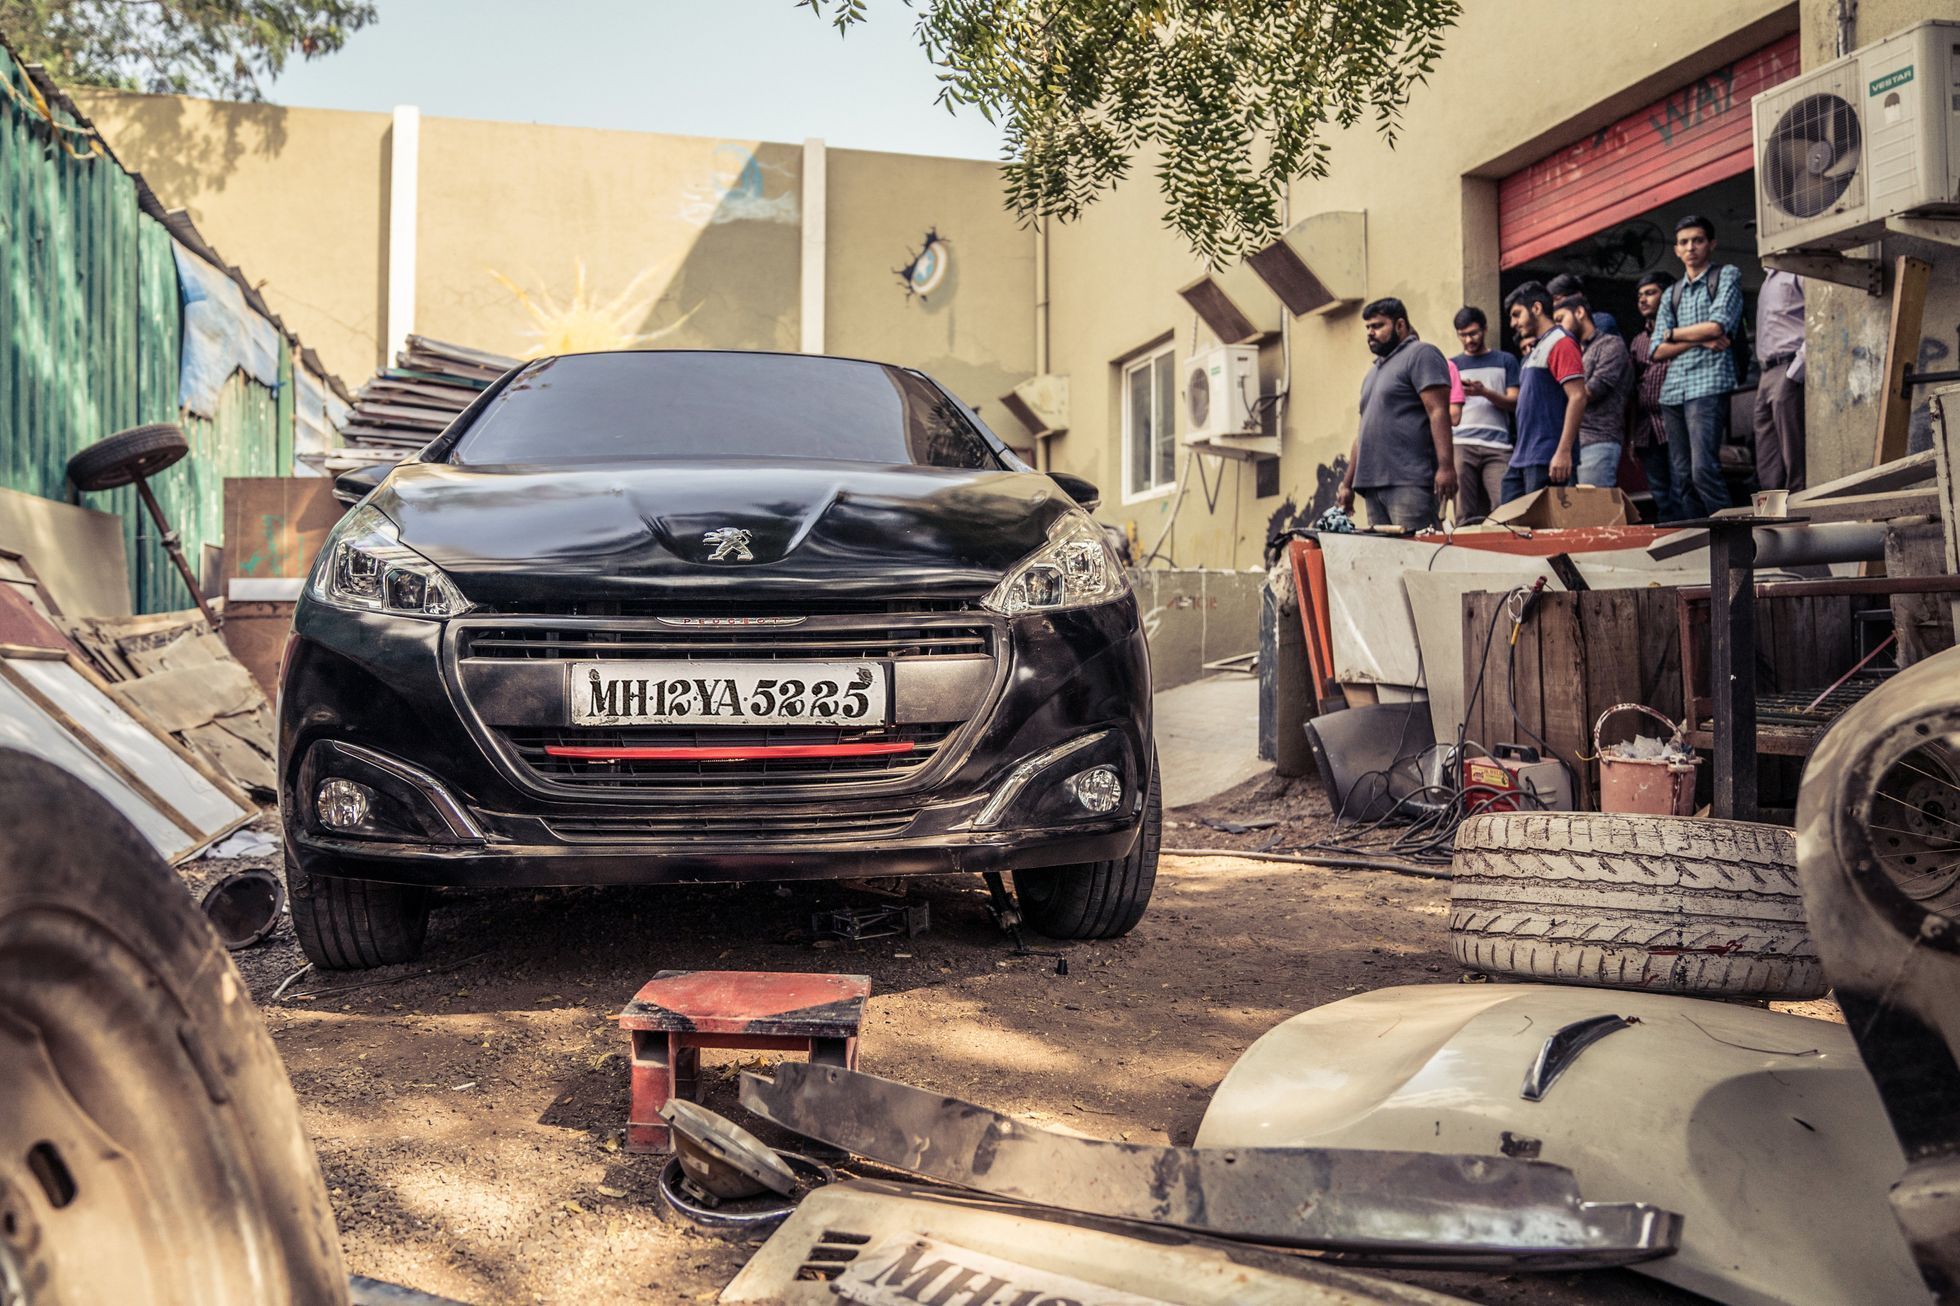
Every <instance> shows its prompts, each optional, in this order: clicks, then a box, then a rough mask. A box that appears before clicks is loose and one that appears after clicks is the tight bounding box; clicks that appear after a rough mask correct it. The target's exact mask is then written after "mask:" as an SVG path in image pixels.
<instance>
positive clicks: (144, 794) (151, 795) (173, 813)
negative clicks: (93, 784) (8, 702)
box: [0, 658, 253, 843]
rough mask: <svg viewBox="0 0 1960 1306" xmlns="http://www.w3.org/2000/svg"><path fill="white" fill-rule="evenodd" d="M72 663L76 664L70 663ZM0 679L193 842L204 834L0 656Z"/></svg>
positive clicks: (247, 803)
mask: <svg viewBox="0 0 1960 1306" xmlns="http://www.w3.org/2000/svg"><path fill="white" fill-rule="evenodd" d="M71 665H75V664H72V663H71ZM0 679H5V680H6V682H7V683H8V684H9V685H12V686H13V687H14V689H15V690H16V691H18V692H19V693H20V695H21V697H23V698H25V699H26V700H27V701H28V702H30V703H32V704H33V705H34V706H35V707H38V708H40V709H41V711H43V712H45V713H47V714H48V716H49V717H50V718H52V719H53V721H54V723H55V724H56V725H58V726H60V727H61V728H62V729H63V730H65V731H67V732H68V735H69V737H70V738H72V739H73V740H74V741H75V742H76V743H77V744H79V745H81V746H82V747H83V748H85V749H87V750H88V752H89V755H90V756H92V757H94V758H95V760H96V761H98V762H100V763H102V765H103V766H105V767H107V768H108V769H109V771H110V773H111V774H113V775H114V776H115V777H116V779H118V780H120V781H122V782H123V783H124V784H126V785H128V786H129V787H130V788H131V789H132V790H134V791H135V793H136V796H137V797H138V798H141V799H142V800H143V801H144V802H146V803H148V804H149V805H150V806H151V807H153V808H155V809H156V811H157V813H158V814H159V815H161V816H162V817H163V819H164V820H166V821H168V822H170V823H171V824H172V825H174V826H176V827H177V828H178V829H179V830H182V831H183V832H184V833H185V834H187V835H189V836H190V838H191V841H192V842H193V843H196V842H197V841H199V840H201V839H203V838H204V831H203V830H200V829H199V828H198V826H197V823H196V822H195V821H192V820H191V819H190V818H189V817H187V816H185V815H184V814H183V813H182V812H180V811H178V810H177V809H176V808H175V807H173V806H171V805H170V803H169V801H168V800H166V799H165V798H164V797H163V795H162V794H159V793H158V792H157V791H156V790H154V789H152V788H150V786H149V785H147V784H145V783H144V781H143V778H142V777H141V776H139V775H137V774H136V772H134V771H132V770H130V769H129V767H128V766H126V765H124V763H123V760H122V759H121V758H120V757H117V756H116V755H115V753H114V752H112V751H111V750H109V749H108V748H105V747H104V746H103V745H102V743H101V742H100V741H99V740H97V739H96V737H95V736H94V735H92V734H90V733H89V732H88V731H87V730H84V729H83V728H82V726H81V724H80V723H79V722H77V721H76V720H75V719H74V718H73V717H71V716H69V715H68V713H67V712H66V711H64V710H63V709H62V707H61V705H60V704H58V703H56V702H55V701H54V700H53V699H51V698H49V697H48V696H47V695H46V694H43V693H42V692H41V691H40V689H39V688H38V687H37V686H35V685H34V684H33V683H32V682H30V681H29V680H28V679H27V678H26V677H25V676H23V675H21V674H20V673H19V672H18V671H15V670H14V669H13V668H12V667H10V666H8V665H7V663H6V660H5V659H4V658H0ZM153 733H154V732H153ZM158 738H159V739H162V738H163V736H162V735H158ZM168 742H169V743H170V745H171V746H172V747H176V743H175V741H174V740H171V741H168ZM227 796H229V795H227ZM243 806H244V807H245V809H246V811H247V812H250V811H252V810H253V808H252V804H251V802H250V800H247V801H246V802H245V803H244V804H243Z"/></svg>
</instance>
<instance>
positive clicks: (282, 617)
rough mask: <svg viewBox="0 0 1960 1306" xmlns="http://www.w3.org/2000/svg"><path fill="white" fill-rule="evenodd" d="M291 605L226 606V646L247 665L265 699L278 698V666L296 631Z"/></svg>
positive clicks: (230, 603) (246, 667)
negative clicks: (287, 639)
mask: <svg viewBox="0 0 1960 1306" xmlns="http://www.w3.org/2000/svg"><path fill="white" fill-rule="evenodd" d="M293 607H294V605H293V604H291V603H233V602H229V601H227V602H226V603H225V625H224V637H225V647H226V648H228V649H230V650H231V655H232V656H233V657H235V658H237V659H238V660H239V661H240V662H242V663H244V664H245V669H246V670H247V671H249V672H251V673H252V679H254V680H256V681H258V682H259V688H260V689H263V690H264V691H265V696H266V697H267V698H269V699H272V700H274V701H277V700H278V697H279V669H280V668H279V663H280V659H282V658H283V657H285V655H286V637H287V636H288V635H290V634H292V632H293Z"/></svg>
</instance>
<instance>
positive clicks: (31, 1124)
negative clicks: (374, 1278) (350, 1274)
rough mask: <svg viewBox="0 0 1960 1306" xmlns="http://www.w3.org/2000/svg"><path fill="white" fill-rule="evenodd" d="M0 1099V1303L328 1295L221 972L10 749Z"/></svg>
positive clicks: (245, 1005) (308, 1205)
mask: <svg viewBox="0 0 1960 1306" xmlns="http://www.w3.org/2000/svg"><path fill="white" fill-rule="evenodd" d="M0 1102H4V1103H6V1106H5V1109H4V1110H0V1299H4V1300H8V1301H12V1300H15V1298H16V1296H27V1297H32V1298H33V1299H34V1300H36V1301H43V1300H45V1301H57V1300H59V1301H66V1302H84V1301H112V1300H124V1301H131V1302H137V1301H157V1302H268V1303H284V1302H319V1303H335V1302H342V1303H344V1302H346V1301H347V1273H346V1270H345V1269H344V1268H343V1266H342V1263H341V1255H340V1238H339V1235H338V1233H337V1232H336V1230H335V1227H334V1217H333V1209H332V1207H331V1206H330V1204H329V1202H328V1197H327V1192H326V1188H325V1186H324V1185H323V1184H322V1183H321V1180H320V1170H319V1166H318V1164H317V1163H316V1162H315V1159H314V1155H313V1147H312V1144H311V1143H309V1142H308V1140H307V1135H306V1131H305V1129H304V1128H303V1127H302V1125H301V1122H300V1112H299V1102H298V1100H297V1098H295V1096H294V1094H293V1089H292V1085H291V1084H290V1083H289V1082H288V1080H287V1078H286V1071H285V1068H284V1066H283V1065H282V1064H281V1063H280V1059H279V1053H278V1050H277V1049H276V1048H275V1047H274V1046H273V1044H272V1040H271V1039H270V1038H269V1037H268V1036H267V1035H266V1030H265V1026H264V1024H263V1023H262V1022H261V1021H260V1019H259V1013H258V1008H257V1006H256V1005H254V1003H253V1001H252V998H251V994H250V992H249V991H248V990H247V989H246V987H245V982H244V980H242V979H241V978H240V977H239V974H238V970H237V968H236V967H235V966H234V965H233V964H232V962H231V959H230V958H229V957H228V956H226V954H225V951H224V949H223V948H222V947H220V946H219V943H218V939H217V936H216V935H215V934H214V933H213V932H212V929H211V926H210V924H209V923H208V922H207V921H206V920H205V919H204V916H203V914H202V913H201V912H200V911H198V909H197V907H196V904H195V903H193V902H192V900H191V897H190V895H189V894H188V893H187V892H186V891H185V886H184V884H183V883H182V881H181V880H180V879H179V878H178V877H177V875H176V874H175V873H174V872H172V871H171V870H170V868H169V867H167V866H165V865H164V864H163V862H162V860H161V859H160V858H159V857H158V856H157V854H156V852H155V850H154V849H153V848H152V847H151V846H150V844H149V842H148V841H147V840H146V839H144V838H143V836H142V835H141V834H139V833H138V832H137V831H136V829H135V828H134V827H133V826H131V825H130V823H129V822H128V821H127V820H125V819H124V818H123V817H122V815H121V814H120V813H119V812H117V811H116V810H115V809H114V808H113V807H111V806H110V805H109V803H108V802H106V801H105V800H104V799H103V798H102V797H101V796H100V795H98V794H97V793H95V792H94V791H93V790H91V789H90V788H89V787H88V786H87V785H86V784H84V783H83V782H82V781H81V780H79V779H77V778H76V777H74V776H72V775H70V774H68V773H67V772H65V771H62V770H60V769H59V768H57V767H55V766H53V765H51V764H49V763H47V762H45V761H42V760H41V759H39V758H35V757H30V756H29V755H27V754H25V753H20V752H16V751H13V750H11V749H0ZM10 1277H13V1278H14V1279H15V1280H16V1282H14V1283H13V1284H9V1283H8V1279H9V1278H10ZM23 1284H24V1285H25V1287H24V1289H23V1288H22V1285H23ZM10 1288H12V1289H14V1290H15V1291H13V1292H10V1291H9V1289H10Z"/></svg>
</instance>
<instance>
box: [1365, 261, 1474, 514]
mask: <svg viewBox="0 0 1960 1306" xmlns="http://www.w3.org/2000/svg"><path fill="white" fill-rule="evenodd" d="M1361 320H1362V325H1363V326H1364V327H1366V329H1367V332H1368V349H1369V351H1370V352H1371V353H1373V354H1374V355H1375V364H1374V366H1373V367H1371V368H1369V369H1368V375H1367V376H1366V377H1365V378H1363V380H1362V382H1361V429H1360V433H1359V434H1358V435H1356V437H1355V440H1354V448H1353V450H1352V452H1351V453H1350V454H1349V456H1348V468H1347V475H1346V476H1344V477H1342V479H1341V486H1340V489H1339V490H1338V491H1337V492H1336V502H1337V503H1339V504H1340V506H1341V507H1342V508H1343V509H1345V508H1347V507H1348V506H1349V505H1351V504H1352V503H1353V502H1354V496H1355V494H1356V493H1357V492H1358V493H1359V494H1360V496H1361V501H1362V502H1363V503H1365V504H1367V505H1368V524H1369V525H1371V526H1384V525H1391V524H1392V525H1395V526H1400V527H1401V528H1402V529H1404V530H1409V531H1420V530H1427V529H1429V528H1431V527H1433V526H1435V525H1436V522H1437V512H1438V509H1439V508H1440V506H1441V505H1442V504H1443V503H1444V502H1446V501H1448V500H1449V499H1451V498H1452V497H1454V496H1455V494H1456V452H1455V449H1454V447H1453V446H1452V444H1451V437H1450V365H1449V360H1447V359H1445V358H1444V357H1443V351H1442V350H1440V349H1438V348H1436V346H1434V345H1431V344H1426V343H1424V342H1423V341H1422V340H1421V339H1420V338H1418V337H1417V335H1416V332H1415V328H1414V327H1412V326H1410V325H1409V314H1408V310H1407V309H1406V308H1404V307H1403V306H1402V301H1401V300H1399V299H1378V300H1376V301H1374V302H1373V303H1372V304H1369V305H1368V306H1367V307H1365V308H1363V309H1362V310H1361Z"/></svg>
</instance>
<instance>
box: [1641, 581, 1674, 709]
mask: <svg viewBox="0 0 1960 1306" xmlns="http://www.w3.org/2000/svg"><path fill="white" fill-rule="evenodd" d="M1633 595H1634V631H1635V636H1636V639H1637V642H1638V645H1639V648H1640V661H1639V669H1640V680H1639V693H1637V694H1636V695H1635V696H1634V697H1635V698H1636V699H1637V700H1638V701H1639V702H1642V703H1645V704H1646V705H1647V706H1648V707H1651V708H1653V709H1654V710H1655V711H1656V712H1659V713H1662V714H1663V715H1665V716H1668V717H1671V718H1673V719H1674V720H1676V721H1679V720H1680V719H1681V623H1680V620H1679V618H1678V616H1677V615H1676V605H1675V602H1674V594H1673V592H1672V591H1670V590H1666V589H1643V590H1634V591H1633Z"/></svg>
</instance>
